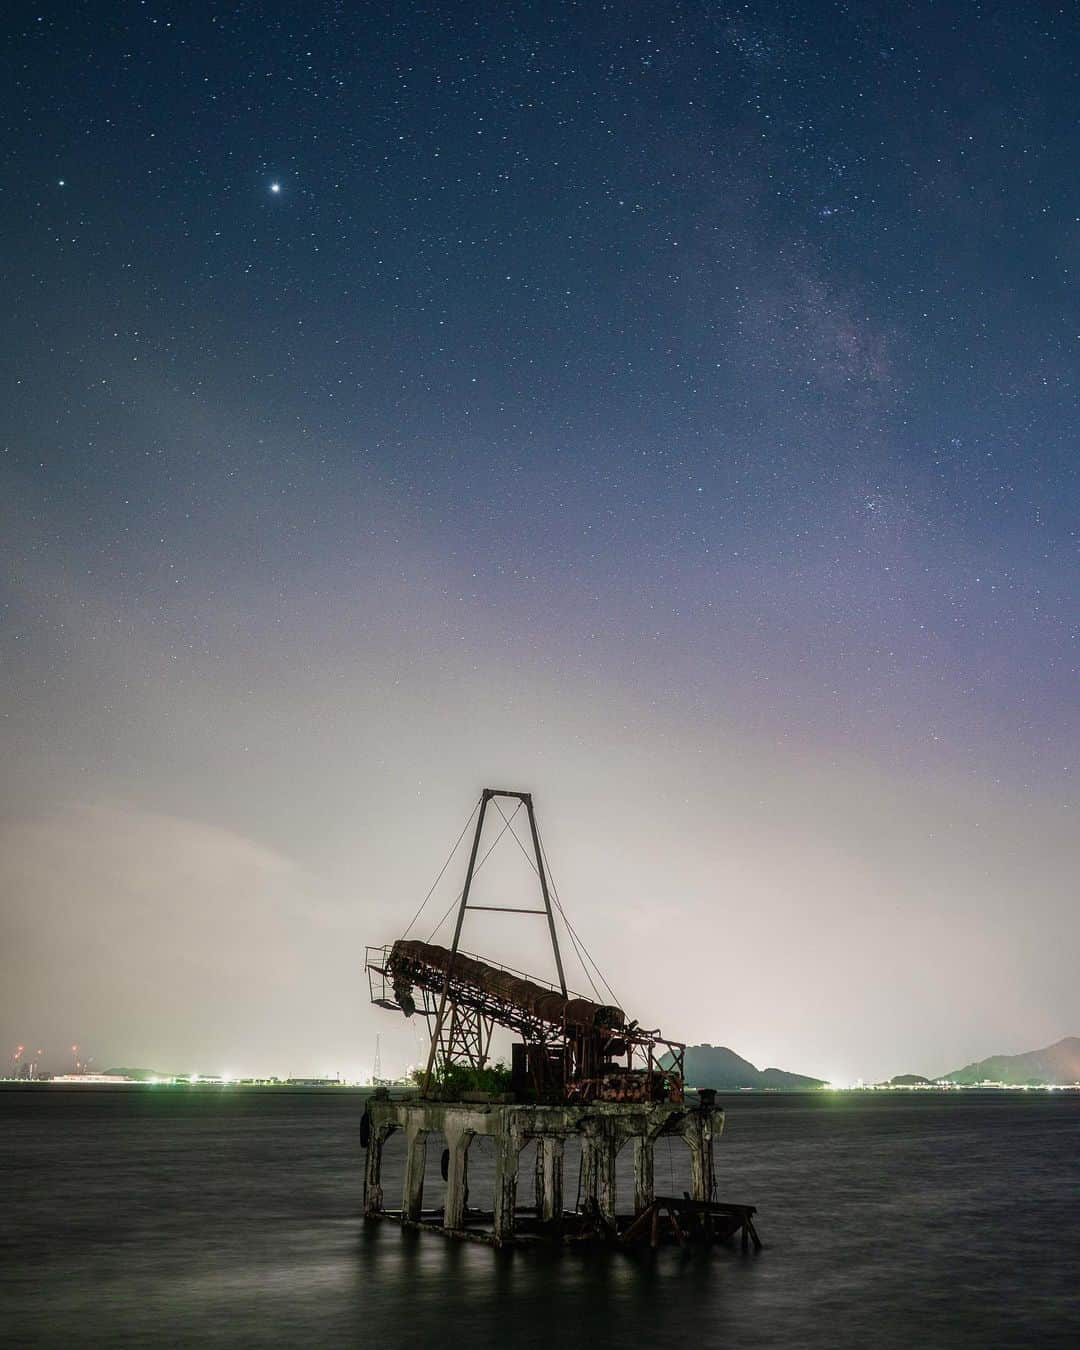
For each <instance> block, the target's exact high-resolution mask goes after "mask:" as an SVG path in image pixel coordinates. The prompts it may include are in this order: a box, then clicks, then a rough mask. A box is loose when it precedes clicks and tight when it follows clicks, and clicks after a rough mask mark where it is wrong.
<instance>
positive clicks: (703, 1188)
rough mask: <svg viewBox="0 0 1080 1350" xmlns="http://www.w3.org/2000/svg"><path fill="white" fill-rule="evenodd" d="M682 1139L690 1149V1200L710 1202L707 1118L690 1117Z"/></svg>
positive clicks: (710, 1183) (710, 1133)
mask: <svg viewBox="0 0 1080 1350" xmlns="http://www.w3.org/2000/svg"><path fill="white" fill-rule="evenodd" d="M683 1138H684V1139H685V1140H686V1142H687V1145H688V1146H689V1149H690V1199H691V1200H711V1199H712V1196H711V1195H710V1191H711V1190H712V1162H713V1155H712V1129H711V1122H708V1117H707V1116H705V1115H701V1114H694V1115H693V1116H690V1117H689V1118H688V1119H687V1121H686V1123H685V1124H684V1126H683Z"/></svg>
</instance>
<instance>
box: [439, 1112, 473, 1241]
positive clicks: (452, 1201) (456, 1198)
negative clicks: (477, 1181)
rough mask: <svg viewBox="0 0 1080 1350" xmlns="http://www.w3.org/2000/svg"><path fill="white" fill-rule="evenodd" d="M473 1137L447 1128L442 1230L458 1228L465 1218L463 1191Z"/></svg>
mask: <svg viewBox="0 0 1080 1350" xmlns="http://www.w3.org/2000/svg"><path fill="white" fill-rule="evenodd" d="M472 1138H473V1136H472V1135H471V1134H469V1132H468V1131H467V1130H461V1129H458V1130H452V1129H451V1128H449V1127H448V1128H447V1131H446V1145H447V1148H448V1149H449V1150H450V1165H449V1167H448V1168H447V1169H446V1211H445V1213H444V1215H443V1227H444V1228H460V1227H461V1225H462V1220H463V1219H464V1217H465V1190H466V1186H467V1185H468V1182H467V1177H468V1151H469V1144H470V1143H471V1142H472Z"/></svg>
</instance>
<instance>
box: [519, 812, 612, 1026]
mask: <svg viewBox="0 0 1080 1350" xmlns="http://www.w3.org/2000/svg"><path fill="white" fill-rule="evenodd" d="M495 809H496V810H497V811H498V813H499V815H501V816H502V818H503V820H506V816H505V815H504V813H503V809H502V807H501V806H500V805H499V803H498V802H496V803H495ZM511 819H513V817H511ZM509 823H510V822H509V821H507V824H509ZM510 833H511V834H512V835H513V836H514V842H515V843H516V844H517V846H518V848H519V849H521V852H522V854H523V855H524V858H525V861H526V862H527V863H528V864H529V866H530V867H531V868H532V870H533V871H534V872H535V873H536V875H537V876H539V875H540V870H539V868H538V867H537V866H536V862H535V860H534V859H533V857H532V855H531V854H530V853H529V850H528V849H527V848H526V847H525V845H524V844H523V843H522V842H521V839H520V838H519V837H518V832H517V830H515V829H513V828H511V830H510ZM539 837H540V832H539V830H537V838H539ZM545 861H546V858H545ZM550 876H551V869H550V868H549V869H548V877H549V878H550ZM554 890H555V885H554V882H552V892H553V893H554ZM555 904H556V907H557V908H558V911H559V913H560V915H562V920H563V924H564V925H565V927H566V932H567V936H568V937H569V939H570V945H571V947H573V949H574V955H575V956H576V957H577V959H578V965H579V966H580V967H581V969H582V970H583V971H584V973H585V978H586V980H588V982H589V987H590V988H591V989H592V991H593V993H594V994H595V995H596V997H597V999H598V1000H602V999H603V995H602V994H601V992H600V990H599V988H598V987H597V984H596V981H595V980H594V979H593V977H592V975H591V974H590V973H589V967H588V966H587V965H586V964H585V958H584V957H583V956H582V954H581V952H580V950H579V948H578V942H577V937H576V936H575V934H574V931H573V929H572V928H571V927H570V924H569V923H568V922H567V919H566V915H565V914H564V913H563V908H562V905H560V904H559V900H558V896H556V897H555ZM608 992H609V993H610V992H611V991H610V989H609V990H608Z"/></svg>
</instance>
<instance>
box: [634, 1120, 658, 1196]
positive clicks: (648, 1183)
mask: <svg viewBox="0 0 1080 1350" xmlns="http://www.w3.org/2000/svg"><path fill="white" fill-rule="evenodd" d="M653 1150H654V1141H653V1140H652V1139H650V1138H649V1137H648V1136H647V1135H644V1134H639V1135H638V1136H637V1137H636V1138H635V1139H634V1213H635V1214H640V1213H641V1212H642V1210H646V1209H648V1208H649V1206H650V1205H651V1204H652V1202H653V1200H654V1199H655V1198H656V1189H655V1186H654V1183H653Z"/></svg>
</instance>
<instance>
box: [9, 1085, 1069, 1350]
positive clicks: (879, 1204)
mask: <svg viewBox="0 0 1080 1350" xmlns="http://www.w3.org/2000/svg"><path fill="white" fill-rule="evenodd" d="M725 1104H726V1105H727V1107H728V1119H727V1127H726V1130H725V1134H724V1137H723V1139H722V1140H721V1142H720V1144H719V1147H718V1150H717V1163H718V1174H719V1196H720V1198H721V1199H728V1200H735V1201H745V1202H748V1203H752V1204H756V1205H757V1206H758V1208H759V1214H758V1223H759V1231H760V1233H761V1236H762V1238H763V1239H764V1242H765V1250H764V1251H762V1252H761V1253H760V1254H758V1255H748V1256H743V1255H742V1254H741V1253H740V1252H739V1251H738V1249H737V1248H726V1247H724V1248H717V1249H713V1250H709V1251H700V1250H691V1249H683V1250H680V1249H677V1248H666V1249H663V1250H661V1251H659V1252H655V1253H654V1252H651V1251H649V1250H647V1249H646V1250H643V1251H638V1252H623V1251H608V1250H590V1251H584V1252H583V1251H581V1250H562V1249H559V1250H547V1249H535V1248H533V1249H529V1250H518V1251H512V1252H494V1251H492V1250H490V1249H489V1248H487V1247H484V1246H480V1245H477V1244H473V1243H460V1242H448V1241H445V1240H444V1239H442V1238H440V1237H438V1236H436V1235H431V1234H426V1233H407V1232H402V1231H401V1230H400V1229H399V1228H397V1227H396V1226H395V1225H393V1224H389V1223H377V1222H371V1223H367V1224H365V1223H364V1221H363V1220H362V1219H361V1217H360V1204H361V1178H362V1154H361V1150H360V1145H359V1139H358V1123H359V1118H360V1114H361V1111H362V1106H363V1103H362V1099H361V1098H360V1096H359V1094H354V1093H351V1092H347V1091H341V1092H313V1093H269V1092H250V1093H245V1092H242V1091H236V1090H232V1091H224V1092H223V1091H219V1090H210V1091H203V1090H191V1091H177V1090H153V1089H149V1090H146V1089H144V1090H101V1091H95V1090H92V1089H78V1090H61V1089H59V1088H57V1089H50V1088H42V1089H39V1090H17V1089H12V1090H8V1091H0V1131H2V1136H0V1137H2V1140H3V1148H2V1156H0V1168H2V1171H0V1343H2V1344H3V1345H4V1346H17V1345H18V1346H21V1345H47V1346H68V1345H109V1346H125V1345H169V1346H181V1345H192V1346H195V1345H198V1346H213V1345H245V1346H247V1345H251V1346H260V1345H273V1346H284V1345H289V1346H303V1345H332V1346H336V1345H366V1346H373V1347H380V1350H381V1348H382V1347H385V1348H386V1350H398V1348H399V1347H402V1348H405V1347H411V1348H426V1347H428V1346H440V1345H441V1346H447V1347H456V1346H488V1345H492V1346H494V1345H501V1346H513V1347H515V1350H518V1348H522V1347H534V1346H537V1347H538V1346H545V1347H550V1348H551V1350H567V1348H568V1347H576V1346H586V1345H587V1346H590V1347H593V1350H598V1348H599V1347H602V1346H606V1345H612V1344H615V1343H616V1342H620V1341H621V1342H623V1343H625V1344H627V1345H631V1344H633V1345H636V1346H642V1347H649V1346H653V1345H658V1344H660V1343H661V1342H667V1341H668V1340H670V1339H673V1338H678V1339H683V1338H686V1339H690V1340H692V1341H694V1342H697V1343H698V1344H701V1345H705V1346H719V1345H732V1346H736V1345H737V1346H739V1347H756V1346H799V1347H804V1346H805V1347H844V1346H875V1347H891V1346H911V1345H921V1346H923V1347H937V1346H978V1347H999V1346H1000V1347H1009V1346H1017V1347H1020V1346H1024V1347H1028V1346H1039V1347H1043V1346H1070V1347H1075V1346H1077V1345H1080V1096H1072V1095H1064V1094H1063V1095H1055V1096H1044V1095H1035V1094H1032V1095H1030V1096H1013V1095H1009V1094H1001V1095H997V1094H971V1095H963V1096H960V1095H953V1096H949V1097H937V1096H930V1095H910V1096H909V1095H889V1096H885V1095H880V1096H856V1095H849V1096H844V1097H842V1098H839V1099H831V1098H827V1097H817V1096H813V1097H806V1096H783V1095H776V1096H771V1095H770V1096H764V1097H750V1096H737V1097H733V1098H730V1099H728V1100H727V1102H726V1103H725ZM436 1155H437V1150H432V1157H431V1158H430V1159H429V1176H430V1177H431V1178H432V1180H431V1185H430V1187H429V1198H432V1199H437V1196H436V1195H435V1192H436V1191H437V1189H438V1183H437V1175H438V1174H437V1168H438V1157H437V1156H436ZM685 1161H686V1160H685V1156H684V1155H683V1154H682V1153H681V1152H680V1150H679V1147H678V1146H674V1147H673V1148H672V1150H671V1153H670V1155H669V1154H668V1152H667V1151H666V1148H665V1145H664V1144H663V1143H661V1145H660V1147H659V1149H658V1152H657V1160H656V1173H657V1176H656V1179H657V1189H658V1191H662V1192H663V1191H667V1190H669V1189H673V1190H676V1191H681V1190H682V1189H683V1188H684V1187H685V1186H686V1185H687V1181H686V1168H685ZM394 1167H395V1164H394V1163H393V1160H391V1161H390V1162H389V1163H388V1168H387V1170H388V1174H389V1184H390V1186H391V1187H393V1186H394V1184H395V1180H396V1178H395V1176H394ZM470 1181H471V1185H472V1188H473V1192H474V1199H476V1200H479V1199H480V1195H479V1193H480V1192H482V1190H483V1188H484V1186H485V1184H489V1182H490V1177H488V1176H486V1175H485V1167H484V1164H483V1162H482V1160H481V1159H480V1158H477V1160H476V1162H475V1163H474V1165H473V1168H472V1172H471V1175H470ZM573 1185H574V1182H573V1181H572V1180H571V1179H568V1190H569V1191H572V1189H573ZM524 1189H525V1190H526V1191H527V1190H528V1185H527V1183H526V1185H525V1187H524Z"/></svg>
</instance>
